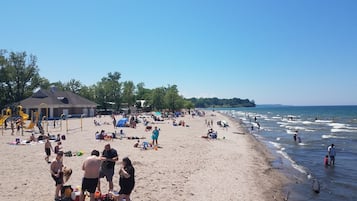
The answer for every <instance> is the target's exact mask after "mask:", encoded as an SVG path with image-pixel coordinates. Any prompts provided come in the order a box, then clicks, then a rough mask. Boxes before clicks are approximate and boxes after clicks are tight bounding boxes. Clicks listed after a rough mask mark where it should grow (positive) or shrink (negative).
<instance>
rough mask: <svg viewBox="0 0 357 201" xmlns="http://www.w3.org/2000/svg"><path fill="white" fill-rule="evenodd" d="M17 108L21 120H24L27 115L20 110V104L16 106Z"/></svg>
mask: <svg viewBox="0 0 357 201" xmlns="http://www.w3.org/2000/svg"><path fill="white" fill-rule="evenodd" d="M17 110H18V111H19V115H20V116H21V117H22V121H26V120H27V119H28V118H29V115H28V114H26V113H24V112H23V111H22V106H21V105H19V106H17Z"/></svg>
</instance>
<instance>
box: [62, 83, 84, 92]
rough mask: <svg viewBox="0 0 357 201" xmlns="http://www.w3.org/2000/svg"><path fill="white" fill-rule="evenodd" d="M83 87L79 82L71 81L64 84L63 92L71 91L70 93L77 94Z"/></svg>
mask: <svg viewBox="0 0 357 201" xmlns="http://www.w3.org/2000/svg"><path fill="white" fill-rule="evenodd" d="M82 87H83V85H82V83H81V82H80V81H79V80H75V79H71V80H70V81H68V82H67V83H65V84H64V90H65V91H71V92H72V93H75V94H79V92H80V90H81V88H82Z"/></svg>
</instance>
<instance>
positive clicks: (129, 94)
mask: <svg viewBox="0 0 357 201" xmlns="http://www.w3.org/2000/svg"><path fill="white" fill-rule="evenodd" d="M122 100H123V102H124V103H127V104H128V106H132V105H134V103H135V85H134V83H133V82H132V81H125V82H124V83H123V95H122Z"/></svg>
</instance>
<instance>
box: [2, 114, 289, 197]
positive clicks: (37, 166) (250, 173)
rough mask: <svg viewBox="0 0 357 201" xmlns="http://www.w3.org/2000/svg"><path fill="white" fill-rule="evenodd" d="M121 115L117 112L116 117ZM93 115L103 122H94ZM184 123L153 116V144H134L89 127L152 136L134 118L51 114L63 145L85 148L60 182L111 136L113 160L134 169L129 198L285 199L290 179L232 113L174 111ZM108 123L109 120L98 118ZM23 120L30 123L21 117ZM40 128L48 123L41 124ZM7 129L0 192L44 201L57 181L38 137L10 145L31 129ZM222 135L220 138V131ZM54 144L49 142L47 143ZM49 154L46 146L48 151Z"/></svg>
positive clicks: (76, 176) (76, 174) (77, 175)
mask: <svg viewBox="0 0 357 201" xmlns="http://www.w3.org/2000/svg"><path fill="white" fill-rule="evenodd" d="M116 118H117V119H120V116H117V117H116ZM94 119H96V120H98V121H99V122H101V123H102V125H101V126H95V125H94V123H93V121H94ZM206 119H207V120H213V122H214V125H213V129H214V130H216V131H218V138H219V139H217V140H207V139H203V138H201V136H202V135H205V134H206V133H207V130H208V129H209V128H208V127H207V125H206V124H205V120H206ZM180 120H184V121H185V122H186V124H187V125H189V127H182V126H173V125H172V121H171V120H170V121H169V120H166V121H164V122H155V124H152V125H153V126H157V127H158V128H160V136H159V145H160V148H159V149H158V150H154V149H150V150H141V149H140V148H134V147H133V145H134V143H135V142H136V141H137V140H128V139H126V138H123V139H121V140H120V139H114V140H113V141H97V140H95V137H94V133H95V132H96V131H100V130H102V129H103V130H105V131H106V132H108V133H111V132H114V131H115V130H116V131H117V132H118V133H119V131H120V129H123V131H124V133H125V134H126V136H138V137H146V139H145V140H141V141H151V132H145V126H144V125H143V124H138V125H137V128H136V129H133V128H116V129H114V127H113V125H112V119H111V117H109V116H103V117H102V118H84V119H83V121H82V122H83V124H82V125H83V128H82V129H81V120H80V119H70V120H68V128H69V129H68V133H67V134H66V122H65V121H62V131H61V129H60V127H59V126H60V122H59V121H57V125H56V128H54V127H53V123H52V122H50V123H49V132H50V133H51V134H54V135H57V134H58V133H61V134H66V140H64V141H63V142H62V146H63V150H64V151H72V152H76V151H83V152H84V154H83V155H82V156H72V157H64V158H63V161H64V164H65V165H66V166H67V167H69V168H72V170H73V174H72V176H71V178H70V179H69V181H68V182H67V183H66V185H72V187H77V186H80V185H81V181H82V176H83V171H82V170H81V167H82V163H83V161H84V159H85V158H86V157H88V156H89V154H90V152H91V151H92V150H93V149H97V150H99V151H100V152H102V151H103V149H104V145H105V144H107V143H110V144H111V146H112V148H115V149H116V150H117V151H118V154H119V161H121V159H122V158H123V157H126V156H128V157H129V158H130V159H131V160H132V162H133V165H134V168H135V170H136V176H135V179H136V186H135V188H134V191H133V192H132V196H131V198H132V200H134V201H139V200H150V201H155V200H179V201H181V200H182V201H183V200H195V201H200V200H205V201H209V200H212V201H213V200H214V201H216V200H222V201H223V200H225V201H226V200H241V201H249V200H251V201H253V200H254V201H257V200H259V201H260V200H283V198H284V192H283V191H282V189H283V186H284V185H285V184H286V183H287V182H288V180H287V179H286V178H285V177H284V175H282V174H280V173H279V172H277V170H275V169H273V168H272V167H271V165H270V162H271V160H273V158H272V157H271V155H270V154H269V152H268V151H267V149H266V148H265V146H263V145H262V144H261V143H260V142H258V141H257V140H256V139H255V138H254V136H252V135H250V134H249V133H247V132H246V131H245V129H243V127H242V126H241V125H239V124H238V123H237V122H236V121H234V120H232V119H231V118H229V117H226V116H223V115H221V114H220V113H217V112H207V113H206V116H205V117H194V118H193V117H191V116H189V115H186V116H185V117H179V118H177V121H180ZM218 120H226V121H227V122H228V124H229V125H230V126H229V128H228V129H225V128H221V127H219V126H217V124H216V122H217V121H218ZM104 123H107V124H104ZM27 124H28V123H27ZM45 128H46V127H45ZM10 133H11V130H10V129H8V130H6V131H4V134H3V136H0V138H1V141H0V142H1V143H0V153H1V158H0V160H1V165H0V178H1V179H0V196H1V198H0V200H2V201H10V200H11V201H12V200H18V201H31V200H36V201H38V200H44V201H50V200H53V198H54V191H55V184H54V181H53V180H52V178H51V176H50V172H49V164H47V163H46V162H45V160H44V158H45V153H44V144H43V143H35V144H32V145H9V144H7V143H8V142H13V141H15V138H16V137H19V138H21V140H24V139H27V138H29V136H30V134H31V133H30V132H24V136H21V133H18V134H15V135H14V136H11V134H10ZM223 138H224V139H223ZM52 146H53V147H54V146H55V143H52ZM54 157H55V155H54V153H52V155H51V157H50V159H51V160H53V159H54ZM119 166H120V163H119V162H117V164H116V170H115V176H114V190H115V191H118V190H119V184H118V182H119V177H118V171H119ZM101 181H102V182H101V183H102V191H104V192H105V191H107V190H108V184H107V182H106V181H105V179H101Z"/></svg>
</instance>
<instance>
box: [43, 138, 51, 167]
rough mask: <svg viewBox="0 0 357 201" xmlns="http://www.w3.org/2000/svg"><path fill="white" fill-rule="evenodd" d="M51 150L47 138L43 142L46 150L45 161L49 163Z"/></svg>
mask: <svg viewBox="0 0 357 201" xmlns="http://www.w3.org/2000/svg"><path fill="white" fill-rule="evenodd" d="M51 150H52V151H53V148H52V145H51V142H50V141H49V139H48V138H47V140H46V143H45V152H46V158H45V160H46V161H47V163H51V162H50V161H49V159H50V156H51Z"/></svg>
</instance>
